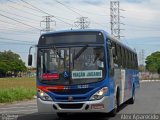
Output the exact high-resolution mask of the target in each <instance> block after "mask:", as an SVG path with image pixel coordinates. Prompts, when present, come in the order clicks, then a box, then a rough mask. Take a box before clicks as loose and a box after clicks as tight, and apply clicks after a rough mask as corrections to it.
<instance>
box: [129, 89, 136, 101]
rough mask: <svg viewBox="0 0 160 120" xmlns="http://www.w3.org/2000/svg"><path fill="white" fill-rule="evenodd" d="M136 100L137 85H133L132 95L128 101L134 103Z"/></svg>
mask: <svg viewBox="0 0 160 120" xmlns="http://www.w3.org/2000/svg"><path fill="white" fill-rule="evenodd" d="M134 102H135V87H134V86H133V89H132V97H131V98H130V99H129V101H128V103H129V104H134Z"/></svg>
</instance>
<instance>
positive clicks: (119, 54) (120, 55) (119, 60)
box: [117, 45, 122, 67]
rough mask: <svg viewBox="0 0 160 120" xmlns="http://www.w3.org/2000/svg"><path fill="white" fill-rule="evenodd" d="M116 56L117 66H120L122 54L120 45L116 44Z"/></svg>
mask: <svg viewBox="0 0 160 120" xmlns="http://www.w3.org/2000/svg"><path fill="white" fill-rule="evenodd" d="M117 57H118V67H121V66H122V54H121V47H120V46H119V45H117Z"/></svg>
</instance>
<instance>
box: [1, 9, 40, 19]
mask: <svg viewBox="0 0 160 120" xmlns="http://www.w3.org/2000/svg"><path fill="white" fill-rule="evenodd" d="M0 11H1V12H4V13H7V14H10V15H14V16H19V17H21V18H25V19H28V20H33V21H37V20H36V19H33V18H28V17H25V16H21V15H17V14H15V13H10V12H7V11H3V10H0Z"/></svg>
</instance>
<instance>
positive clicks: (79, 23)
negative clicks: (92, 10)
mask: <svg viewBox="0 0 160 120" xmlns="http://www.w3.org/2000/svg"><path fill="white" fill-rule="evenodd" d="M77 19H78V20H77V21H76V22H74V23H75V25H76V27H80V29H86V28H89V25H90V21H88V20H87V19H88V17H80V18H77Z"/></svg>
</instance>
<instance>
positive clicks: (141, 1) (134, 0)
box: [122, 0, 150, 3]
mask: <svg viewBox="0 0 160 120" xmlns="http://www.w3.org/2000/svg"><path fill="white" fill-rule="evenodd" d="M122 1H124V2H128V3H144V2H149V1H150V0H122Z"/></svg>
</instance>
